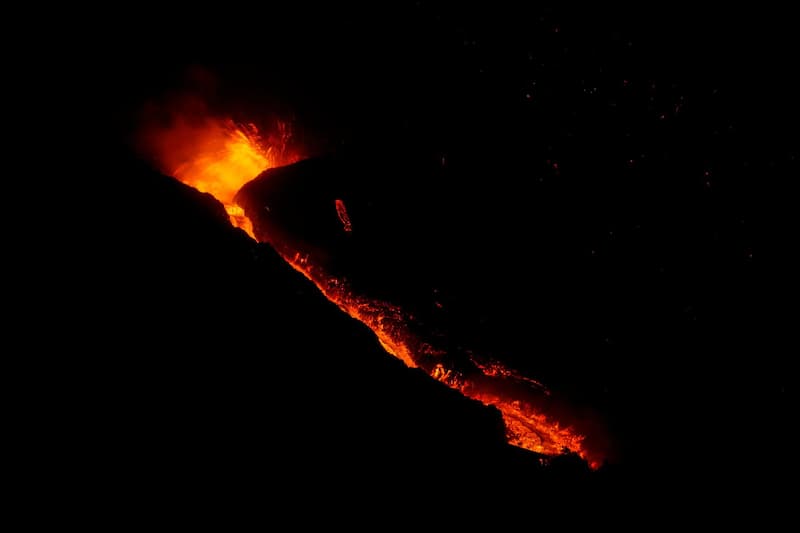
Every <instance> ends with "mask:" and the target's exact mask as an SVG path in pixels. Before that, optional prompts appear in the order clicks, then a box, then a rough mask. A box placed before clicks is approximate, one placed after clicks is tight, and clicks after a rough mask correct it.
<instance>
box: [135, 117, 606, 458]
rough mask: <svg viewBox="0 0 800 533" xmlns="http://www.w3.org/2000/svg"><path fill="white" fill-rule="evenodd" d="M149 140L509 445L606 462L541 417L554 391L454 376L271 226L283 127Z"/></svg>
mask: <svg viewBox="0 0 800 533" xmlns="http://www.w3.org/2000/svg"><path fill="white" fill-rule="evenodd" d="M143 138H144V140H145V144H144V146H145V147H146V148H147V150H148V152H149V154H150V155H151V157H153V159H154V160H155V161H156V162H157V164H158V165H159V166H160V169H161V170H162V172H164V173H166V174H169V175H172V176H174V177H176V178H177V179H179V180H180V181H182V182H183V183H185V184H187V185H190V186H192V187H195V188H197V189H198V190H200V191H202V192H206V193H209V194H211V195H213V196H214V197H216V198H217V199H218V200H219V201H220V202H222V203H223V204H224V206H225V208H226V210H227V212H228V214H229V216H230V219H231V223H232V224H233V225H234V226H236V227H238V228H241V229H242V230H244V231H245V232H247V233H248V234H249V235H250V236H251V237H253V238H254V239H256V240H258V241H260V242H268V243H269V244H270V245H272V246H273V248H275V249H276V251H277V252H278V253H279V254H280V255H281V256H282V257H283V258H284V260H286V261H287V263H289V265H291V266H292V267H293V268H294V269H296V270H297V271H299V272H300V273H302V274H303V275H304V276H305V277H306V278H308V279H309V280H310V281H312V282H313V283H314V284H315V285H316V286H317V287H318V288H319V290H320V291H321V292H322V293H323V294H324V295H325V296H326V297H327V298H328V299H329V300H331V301H332V302H334V303H335V304H336V305H338V306H339V308H340V309H342V310H343V311H344V312H346V313H347V314H348V315H350V316H351V317H353V318H354V319H356V320H359V321H361V322H362V323H364V324H365V325H366V326H368V327H369V328H370V329H371V330H372V331H373V332H374V333H375V335H376V336H377V338H378V340H379V342H380V344H381V345H382V346H383V348H384V349H385V350H386V351H387V352H388V353H390V354H392V355H393V356H395V357H397V358H398V359H400V360H402V361H403V362H404V363H405V364H406V365H408V366H409V367H418V368H421V369H423V370H424V371H426V372H427V373H428V374H429V375H430V376H431V377H432V378H433V379H436V380H438V381H440V382H442V383H444V384H445V385H447V386H449V387H451V388H454V389H456V390H459V391H460V392H462V393H463V394H464V395H465V396H467V397H469V398H472V399H474V400H478V401H480V402H482V403H483V404H485V405H491V406H494V407H496V408H497V409H498V410H499V411H500V412H501V413H502V416H503V420H504V423H505V426H506V435H507V439H508V442H509V444H512V445H515V446H519V447H521V448H524V449H527V450H531V451H534V452H537V453H539V454H543V455H549V456H553V455H558V454H561V453H564V452H573V453H577V454H578V455H579V456H581V457H582V458H583V459H585V460H586V461H587V462H588V463H589V464H590V465H591V466H592V467H594V468H597V467H598V466H599V465H600V462H601V460H602V454H600V453H598V452H596V451H593V450H590V449H589V448H588V447H587V446H586V444H585V438H584V436H583V435H581V434H580V433H578V432H577V431H575V430H574V429H573V428H572V427H569V426H568V425H566V424H561V423H559V421H558V419H557V418H556V417H555V416H553V415H552V413H545V409H544V407H543V406H544V405H545V404H546V403H547V401H546V398H547V397H549V396H550V393H549V391H548V390H547V389H546V388H545V387H544V386H542V385H541V384H540V383H538V382H536V381H535V380H532V379H530V378H527V377H525V376H522V375H520V374H518V373H516V372H515V371H513V370H511V369H509V368H506V367H505V366H504V365H502V364H501V363H500V362H498V361H495V360H489V359H484V358H480V357H478V356H476V355H474V354H468V355H467V356H466V357H465V359H467V364H466V365H459V366H458V368H455V367H454V366H453V365H451V364H450V361H452V359H451V358H448V357H447V354H446V353H445V351H443V350H441V349H437V348H436V347H434V346H432V345H431V344H430V343H428V342H426V341H425V340H424V339H422V338H421V337H420V335H419V334H417V333H414V331H413V328H411V327H410V324H411V323H412V321H413V319H414V318H413V316H411V315H410V314H409V313H406V312H405V311H404V310H403V309H402V308H400V307H399V306H397V305H394V304H392V303H389V302H386V301H381V300H378V299H374V298H370V297H369V296H367V295H364V294H357V293H356V291H354V290H353V289H352V287H351V285H350V284H349V283H348V281H347V280H346V279H343V278H342V277H339V276H336V275H334V274H331V273H330V272H329V271H328V270H327V269H326V268H325V263H324V261H320V260H319V257H320V256H319V254H316V253H315V252H314V250H313V249H310V248H308V247H306V246H304V245H303V243H302V241H297V240H292V239H290V238H288V236H287V234H286V233H285V232H281V231H280V228H276V227H275V224H274V220H272V219H270V218H269V214H268V212H269V207H268V206H264V205H260V204H258V201H254V200H253V197H254V196H258V195H254V194H253V190H254V189H257V188H258V184H259V183H263V182H264V181H269V180H270V179H271V172H279V171H280V170H281V169H279V168H275V167H279V166H283V165H289V164H291V163H294V162H296V161H298V160H300V159H301V158H300V157H297V155H296V154H293V153H291V152H289V151H288V149H287V147H288V145H289V142H290V138H291V135H290V131H289V129H288V127H286V125H285V124H278V126H277V127H276V128H275V131H274V132H272V134H271V135H268V136H263V135H262V134H261V133H260V132H259V130H258V129H257V128H256V126H255V125H254V124H249V123H247V124H238V123H235V122H234V121H232V120H230V119H220V118H215V117H210V116H204V117H200V118H196V117H195V118H193V119H191V120H189V119H185V118H180V117H179V118H178V119H177V120H173V121H172V122H171V124H170V125H169V126H168V127H166V126H165V127H163V128H157V129H152V128H151V129H150V130H149V131H147V132H146V133H145V135H144V137H143ZM302 164H303V162H301V163H298V165H302ZM285 168H288V167H285ZM268 169H274V170H272V171H267V170H268ZM265 171H267V172H265ZM256 177H258V179H255V178H256ZM237 191H238V194H237ZM330 209H331V210H332V213H333V214H334V220H336V217H338V221H337V222H338V223H339V224H338V228H339V231H343V232H346V233H348V234H352V231H353V225H352V222H351V219H350V217H349V215H348V212H347V208H346V206H345V203H344V201H343V200H342V199H340V198H336V199H335V200H332V201H331V203H330ZM265 213H266V214H265ZM537 404H538V405H537Z"/></svg>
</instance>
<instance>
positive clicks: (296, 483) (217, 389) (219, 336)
mask: <svg viewBox="0 0 800 533" xmlns="http://www.w3.org/2000/svg"><path fill="white" fill-rule="evenodd" d="M121 173H122V174H124V175H125V183H128V184H130V190H129V191H128V192H127V194H125V195H122V196H119V197H116V198H115V199H114V200H113V201H111V204H112V205H114V206H115V209H116V211H115V218H114V219H113V220H111V221H109V223H111V224H113V225H114V226H115V227H116V229H117V238H115V239H113V240H112V241H109V242H107V243H106V245H105V246H104V248H103V251H102V254H101V255H102V256H103V257H102V258H101V259H100V261H101V262H100V263H98V266H99V265H102V266H101V267H100V268H101V269H102V270H104V271H105V272H106V276H107V277H108V276H110V277H109V278H108V279H109V281H108V282H107V283H105V284H104V288H103V290H102V291H101V292H102V294H100V295H99V296H100V297H99V299H98V300H97V301H96V302H95V304H96V306H97V309H99V310H100V312H99V316H94V317H92V323H91V330H92V331H96V332H102V333H103V334H102V336H97V337H96V338H95V340H94V341H92V343H90V345H87V346H86V354H85V358H83V359H81V361H82V364H83V363H84V362H85V372H83V373H81V377H80V379H79V382H77V383H76V388H77V389H80V390H81V391H82V392H81V396H83V397H84V399H83V402H82V406H81V407H80V408H79V409H75V412H77V413H79V414H78V415H76V416H74V417H73V419H72V422H71V423H70V424H69V428H68V431H69V432H71V433H74V434H75V435H76V436H77V441H78V442H81V443H84V442H86V441H88V443H87V444H86V446H87V447H88V449H91V450H92V452H91V455H92V457H91V462H90V463H89V464H91V465H92V467H91V468H90V470H92V469H93V468H94V466H93V465H94V464H95V462H96V461H99V463H102V464H104V465H107V467H108V469H109V470H108V472H110V473H111V475H113V477H114V480H115V484H116V483H119V482H120V481H121V482H122V484H123V485H124V486H125V487H126V489H130V490H134V491H140V490H144V491H147V492H153V493H156V494H161V493H162V492H163V493H164V494H162V496H164V497H168V496H169V495H170V494H173V495H177V496H174V497H177V498H180V499H186V498H188V499H196V498H199V499H201V500H202V499H207V498H210V499H226V500H229V499H237V498H246V499H251V498H258V497H260V496H259V495H262V494H263V493H264V491H265V490H272V488H275V487H277V488H278V490H280V491H282V492H283V493H284V497H285V498H287V501H297V499H298V498H300V499H305V498H310V499H312V500H314V499H315V498H317V500H315V501H319V499H324V498H327V496H328V495H330V494H332V492H331V491H336V490H339V489H338V488H337V487H339V486H340V485H341V484H342V483H346V484H349V483H354V484H355V486H356V487H361V488H360V489H358V490H361V491H366V492H370V491H372V490H373V489H375V490H378V489H380V490H385V489H390V488H395V489H397V488H398V487H400V486H402V484H403V482H401V481H399V480H406V479H411V480H412V482H413V483H415V484H419V485H420V486H424V487H427V488H428V489H430V490H436V491H442V493H443V494H452V490H453V489H455V488H458V487H461V488H465V487H468V488H469V490H470V491H474V492H475V494H478V495H490V494H496V493H497V491H498V490H501V491H502V490H506V489H508V490H509V491H511V490H513V491H517V490H518V489H517V488H512V487H515V485H516V482H517V481H522V483H523V485H522V487H523V490H525V488H527V489H529V490H538V489H541V488H543V487H546V486H548V485H549V482H547V481H546V479H547V478H548V477H549V476H551V475H552V474H553V473H554V472H555V473H556V474H557V478H558V479H562V480H565V481H569V482H571V483H572V482H575V481H576V480H580V479H584V478H585V476H586V471H585V465H582V464H573V463H571V462H570V461H569V460H566V461H561V462H560V463H559V462H558V461H556V464H555V465H554V467H551V468H550V469H548V470H545V471H542V469H541V467H539V466H538V461H537V459H536V457H535V456H534V455H533V454H529V453H527V452H522V451H520V450H517V449H513V448H511V447H509V446H507V445H505V443H504V438H503V428H502V422H501V418H500V416H499V413H498V412H496V411H495V410H493V409H490V408H486V407H484V406H482V405H480V404H478V403H476V402H473V401H471V400H467V399H465V398H464V397H463V396H461V395H460V394H459V393H457V392H455V391H452V390H450V389H447V388H446V387H445V386H443V385H441V384H439V383H437V382H435V381H433V380H431V379H430V378H428V377H427V376H425V375H424V374H423V373H422V372H421V371H419V370H412V369H408V368H406V367H405V366H404V365H403V364H402V363H400V362H399V361H397V360H395V359H394V358H392V357H391V356H389V355H387V354H386V353H385V352H383V351H382V349H381V348H380V346H379V344H378V343H377V341H376V339H375V338H374V336H373V334H372V332H371V331H369V330H368V329H367V328H366V327H365V326H363V325H362V324H360V323H358V322H356V321H354V320H352V319H351V318H349V317H348V316H346V315H345V314H344V313H342V312H341V311H340V310H339V309H338V308H337V307H336V306H335V305H334V304H332V303H330V302H329V301H327V300H326V299H325V298H324V297H323V296H322V295H321V294H320V293H319V292H318V291H317V289H316V288H315V287H314V286H313V285H312V284H311V283H310V282H308V281H307V280H306V279H305V278H303V277H302V276H301V275H300V274H298V273H297V272H295V271H294V270H292V269H291V268H290V267H289V266H288V265H287V264H286V263H284V262H283V260H282V259H280V258H279V257H278V256H277V254H276V253H275V252H273V251H272V249H271V248H269V247H268V246H266V245H258V244H256V243H254V242H253V241H252V240H250V239H249V238H248V237H246V236H245V235H244V234H243V233H242V232H240V231H239V230H236V229H233V228H232V227H230V226H229V225H228V223H227V221H226V218H225V215H224V212H223V209H222V206H221V205H220V204H218V203H217V202H216V200H214V199H213V198H211V197H210V196H208V195H204V194H200V193H198V192H197V191H195V190H193V189H190V188H188V187H186V186H184V185H182V184H180V183H178V182H176V181H175V180H173V179H171V178H168V177H165V176H161V175H159V174H156V173H153V172H150V171H147V170H145V169H142V168H141V167H138V166H136V165H129V168H128V169H127V170H123V171H121ZM95 342H96V345H92V344H93V343H95ZM73 371H74V369H73ZM78 383H80V385H78ZM96 443H102V445H95V444H96ZM81 446H82V445H81ZM84 451H85V450H84ZM92 471H93V470H92ZM87 475H88V474H87ZM466 478H469V479H470V480H471V483H470V484H468V485H462V484H461V482H460V481H459V480H461V481H463V480H464V479H466ZM477 479H493V480H495V483H490V484H488V485H483V484H478V483H476V481H475V480H477ZM500 481H502V483H501V484H500V485H497V484H496V482H500ZM512 481H513V482H514V484H513V485H512V484H510V483H509V482H512ZM398 483H399V485H398ZM581 486H583V484H581ZM499 487H505V488H506V489H500V488H499ZM170 497H172V496H170Z"/></svg>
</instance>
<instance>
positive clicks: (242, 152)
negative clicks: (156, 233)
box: [144, 115, 297, 238]
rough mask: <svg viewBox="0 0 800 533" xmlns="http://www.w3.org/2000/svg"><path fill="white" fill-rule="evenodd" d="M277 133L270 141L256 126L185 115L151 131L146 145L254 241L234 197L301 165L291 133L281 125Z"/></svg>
mask: <svg viewBox="0 0 800 533" xmlns="http://www.w3.org/2000/svg"><path fill="white" fill-rule="evenodd" d="M276 129H277V133H276V134H275V135H273V136H271V137H270V138H269V139H268V140H265V139H262V137H261V135H260V133H259V131H258V128H257V127H256V125H255V124H252V123H249V124H236V123H235V122H234V121H233V120H231V119H221V118H216V117H211V116H201V117H197V116H188V115H186V116H184V115H180V116H177V117H175V118H174V119H173V121H172V122H171V123H170V124H169V125H168V126H165V127H161V128H153V129H151V130H148V131H147V132H146V134H145V141H144V142H145V145H146V150H147V151H148V152H150V153H151V154H152V155H153V156H154V157H155V159H156V160H157V162H158V164H159V165H160V166H161V168H162V171H163V172H164V173H166V174H169V175H171V176H174V177H176V178H178V179H179V180H180V181H182V182H183V183H185V184H187V185H190V186H192V187H194V188H195V189H197V190H199V191H201V192H206V193H209V194H211V195H212V196H214V197H215V198H216V199H217V200H219V201H220V202H222V204H223V205H224V206H225V210H226V211H227V212H228V215H229V217H230V220H231V223H232V224H233V225H234V226H236V227H237V228H241V229H243V230H244V231H246V232H247V234H248V235H250V236H251V237H253V238H255V236H254V234H253V225H252V224H251V222H250V220H249V219H248V218H247V217H246V216H245V215H244V211H243V210H242V208H241V207H239V206H238V205H236V204H234V202H233V197H234V196H235V195H236V192H237V191H238V190H239V189H240V188H241V187H242V185H244V184H245V183H247V182H248V181H250V180H251V179H253V178H254V177H255V176H258V175H259V174H260V173H261V172H263V171H264V170H267V169H268V168H272V167H276V166H280V165H287V164H289V163H293V162H295V161H297V158H296V157H293V156H291V155H287V153H286V144H287V142H288V140H289V137H290V134H289V130H288V128H287V127H286V125H285V124H282V123H279V124H278V126H277V128H276Z"/></svg>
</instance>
